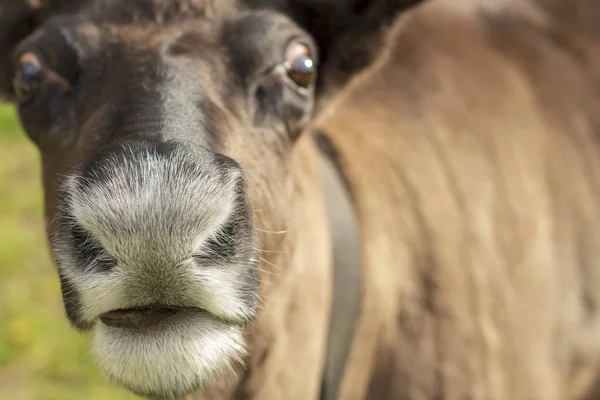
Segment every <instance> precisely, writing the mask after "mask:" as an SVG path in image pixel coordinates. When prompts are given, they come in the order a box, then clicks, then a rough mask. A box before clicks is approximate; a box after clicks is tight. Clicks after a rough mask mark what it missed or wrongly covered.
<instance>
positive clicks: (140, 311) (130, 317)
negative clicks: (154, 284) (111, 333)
mask: <svg viewBox="0 0 600 400" xmlns="http://www.w3.org/2000/svg"><path fill="white" fill-rule="evenodd" d="M198 313H203V314H206V313H207V311H205V310H203V309H201V308H195V307H152V308H127V309H120V310H113V311H109V312H107V313H104V314H102V315H101V316H100V321H101V322H102V323H103V324H104V325H106V326H109V327H111V328H125V329H143V328H151V327H158V326H161V325H164V324H169V322H172V321H173V319H175V318H176V317H178V316H181V315H182V314H198Z"/></svg>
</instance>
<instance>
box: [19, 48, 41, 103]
mask: <svg viewBox="0 0 600 400" xmlns="http://www.w3.org/2000/svg"><path fill="white" fill-rule="evenodd" d="M43 75H44V73H43V69H42V64H41V62H40V60H39V59H38V58H37V56H36V55H35V54H33V53H25V54H23V55H22V56H21V57H19V59H18V61H17V66H16V69H15V75H14V79H13V89H14V91H15V95H16V96H17V99H18V100H25V99H27V98H28V97H29V96H31V95H32V94H33V93H34V92H35V91H36V90H37V89H39V87H40V86H41V85H42V83H43Z"/></svg>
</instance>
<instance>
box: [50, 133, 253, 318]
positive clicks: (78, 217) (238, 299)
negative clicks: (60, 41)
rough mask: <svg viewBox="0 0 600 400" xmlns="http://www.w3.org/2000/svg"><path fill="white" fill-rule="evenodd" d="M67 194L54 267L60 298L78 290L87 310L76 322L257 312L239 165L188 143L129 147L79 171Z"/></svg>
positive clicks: (248, 214) (69, 182) (249, 230)
mask: <svg viewBox="0 0 600 400" xmlns="http://www.w3.org/2000/svg"><path fill="white" fill-rule="evenodd" d="M64 191H65V193H66V196H65V197H64V203H65V204H63V207H62V214H61V219H62V220H63V223H61V225H62V228H61V231H60V232H59V235H58V236H57V237H58V241H57V246H58V251H57V255H58V264H59V268H60V272H61V274H62V276H63V277H64V280H65V281H68V283H69V286H70V287H71V290H68V292H70V293H64V295H65V296H67V297H68V296H71V293H78V294H79V297H80V299H78V303H79V306H78V307H77V308H78V310H80V311H81V310H83V312H79V314H83V315H79V316H78V315H76V314H77V313H70V315H72V316H73V318H80V319H81V320H82V321H81V323H80V324H79V325H80V326H89V325H91V324H93V323H94V322H95V321H97V320H99V321H100V322H101V323H102V324H104V325H106V326H108V327H113V328H127V329H139V328H148V327H154V326H159V325H165V324H168V323H170V321H174V320H180V319H182V318H183V319H186V318H187V316H188V315H190V313H192V314H194V315H195V316H197V315H200V314H210V315H212V316H213V317H216V318H220V319H222V320H225V321H229V322H230V323H232V324H243V323H246V322H247V321H248V319H249V318H252V317H253V316H254V315H255V312H256V308H257V303H258V291H259V285H258V283H257V282H258V281H259V279H258V274H259V267H258V261H257V260H258V254H257V251H258V250H257V245H256V234H255V231H254V225H253V220H252V208H251V203H250V199H249V197H248V195H247V185H246V181H245V177H244V174H243V171H242V169H241V168H240V167H239V165H237V163H236V162H235V161H233V160H231V159H228V158H226V157H225V156H220V155H217V154H215V153H211V152H209V151H208V150H206V149H202V148H190V147H186V146H185V145H183V144H172V143H167V144H139V143H138V144H129V145H125V146H119V147H117V148H116V149H114V148H113V149H111V151H109V152H107V153H106V154H103V155H101V156H98V157H96V158H95V159H93V160H91V161H89V162H88V163H86V164H85V165H83V166H81V167H79V168H78V169H77V170H75V171H73V172H72V173H71V174H70V175H69V177H68V179H67V182H66V184H65V188H64ZM74 303H75V302H74V301H70V300H69V301H67V299H66V298H65V306H67V307H69V306H71V305H72V304H74ZM73 307H74V306H73ZM68 315H69V313H68ZM70 318H71V317H70ZM76 325H77V324H76Z"/></svg>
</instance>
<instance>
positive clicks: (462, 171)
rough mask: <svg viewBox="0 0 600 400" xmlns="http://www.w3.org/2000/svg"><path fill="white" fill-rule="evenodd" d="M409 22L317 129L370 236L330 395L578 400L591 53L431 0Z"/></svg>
mask: <svg viewBox="0 0 600 400" xmlns="http://www.w3.org/2000/svg"><path fill="white" fill-rule="evenodd" d="M565 7H566V6H565ZM596 10H597V9H596ZM457 11H458V12H457ZM515 14H517V15H518V13H515ZM412 16H413V19H412V20H411V21H410V22H409V23H408V25H405V26H403V27H401V29H398V32H397V34H396V36H395V40H394V48H393V50H392V54H391V56H390V57H389V59H388V60H387V62H386V63H385V65H383V66H381V67H380V68H379V69H377V70H373V71H372V72H371V74H370V78H368V79H364V80H363V81H362V82H360V83H359V84H357V85H355V87H354V88H352V89H351V90H350V92H349V93H348V95H347V97H346V100H345V101H344V102H342V103H341V104H338V106H337V108H336V112H335V113H334V114H333V115H332V116H331V117H330V118H329V119H328V120H327V121H325V122H324V123H323V125H324V130H325V131H327V132H329V134H330V137H331V139H332V140H333V141H334V143H336V145H337V146H338V148H339V151H340V153H341V154H343V160H344V161H343V166H344V172H345V174H346V176H347V178H348V181H349V182H350V184H351V188H352V193H353V194H354V199H355V202H356V206H357V208H358V211H359V215H360V222H361V229H362V234H363V235H364V237H365V238H368V239H365V251H366V255H365V258H366V265H365V275H366V276H365V283H364V288H365V289H366V295H365V298H364V299H363V301H364V313H363V317H362V319H361V322H360V328H359V332H358V335H357V337H356V340H355V345H354V349H353V351H352V354H351V359H350V364H349V365H350V370H349V371H348V373H347V375H346V379H345V381H344V392H343V396H342V398H343V399H358V398H363V395H365V394H368V397H369V398H373V399H382V398H389V399H392V398H393V399H404V398H406V399H438V398H440V399H441V398H444V399H463V398H473V399H577V398H580V396H581V395H582V393H585V391H586V388H587V387H588V386H589V384H590V383H591V380H592V379H593V378H594V375H595V371H596V367H597V363H598V356H599V352H598V351H599V345H600V335H599V333H600V332H599V328H600V326H599V322H598V313H597V304H598V300H599V297H598V292H597V291H596V290H595V287H596V285H597V282H598V278H599V277H600V276H599V275H598V265H597V264H596V262H597V261H596V260H597V259H598V256H599V255H600V253H599V252H600V248H599V247H598V245H597V243H596V242H597V241H598V237H597V232H596V227H597V226H598V223H599V222H600V209H599V208H598V206H597V205H596V203H597V197H596V196H597V195H598V192H597V190H598V183H599V181H598V179H599V176H598V173H597V172H596V169H598V168H600V165H598V160H599V156H600V155H599V154H598V151H597V148H598V147H597V135H598V127H599V126H600V125H598V124H599V122H600V103H599V101H598V100H599V99H598V92H597V82H598V81H597V80H595V76H594V75H595V74H597V70H593V69H591V68H590V64H591V62H590V60H589V59H587V60H586V58H587V57H590V58H591V57H592V56H593V55H594V52H597V42H596V40H597V38H596V37H594V36H580V35H578V34H577V35H572V34H571V32H570V31H564V30H562V29H556V30H551V29H543V28H541V27H538V26H536V22H535V21H531V20H527V19H525V18H523V17H522V16H517V17H511V16H510V15H508V16H507V14H494V13H489V14H487V15H481V14H477V13H475V12H474V9H472V8H466V9H457V8H455V7H453V6H452V5H450V2H446V3H444V2H442V1H440V2H432V3H430V4H428V5H426V6H424V7H422V8H420V9H419V10H418V11H415V12H414V14H413V15H412ZM557 38H559V40H557ZM584 57H586V58H584ZM593 61H595V60H593ZM592 65H593V64H592ZM391 87H394V88H397V90H394V91H391V90H389V88H391ZM392 377H393V378H392ZM390 378H391V379H390Z"/></svg>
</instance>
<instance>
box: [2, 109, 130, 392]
mask: <svg viewBox="0 0 600 400" xmlns="http://www.w3.org/2000/svg"><path fill="white" fill-rule="evenodd" d="M42 200H43V199H42V186H41V177H40V164H39V160H38V154H37V151H36V150H35V148H34V146H33V144H31V143H30V142H29V141H28V139H27V137H26V136H25V134H24V133H22V131H21V129H20V127H19V121H18V119H17V116H16V114H15V112H14V109H13V107H10V106H5V105H0V255H1V257H0V288H1V289H0V400H9V399H10V400H29V399H32V400H59V399H60V400H71V399H73V400H74V399H77V400H82V399H86V400H96V399H98V400H99V399H103V400H106V399H110V400H121V399H123V400H125V399H137V397H135V396H133V395H131V394H129V393H127V392H126V391H124V390H121V389H118V388H117V387H115V386H114V385H110V384H109V383H108V381H107V380H106V379H105V378H104V377H103V376H102V375H101V374H100V373H99V371H98V369H97V368H96V367H95V365H94V360H93V359H92V357H91V354H90V347H89V344H88V343H89V341H90V337H89V335H88V336H84V335H81V334H79V333H78V332H76V331H75V330H74V329H73V328H71V326H70V325H69V323H68V322H67V319H66V317H65V316H64V314H63V313H64V311H63V307H62V303H61V297H60V286H59V281H58V275H57V274H56V273H55V271H54V267H53V265H52V264H51V262H50V257H49V254H48V250H47V247H46V237H45V233H44V225H43V207H42Z"/></svg>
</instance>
